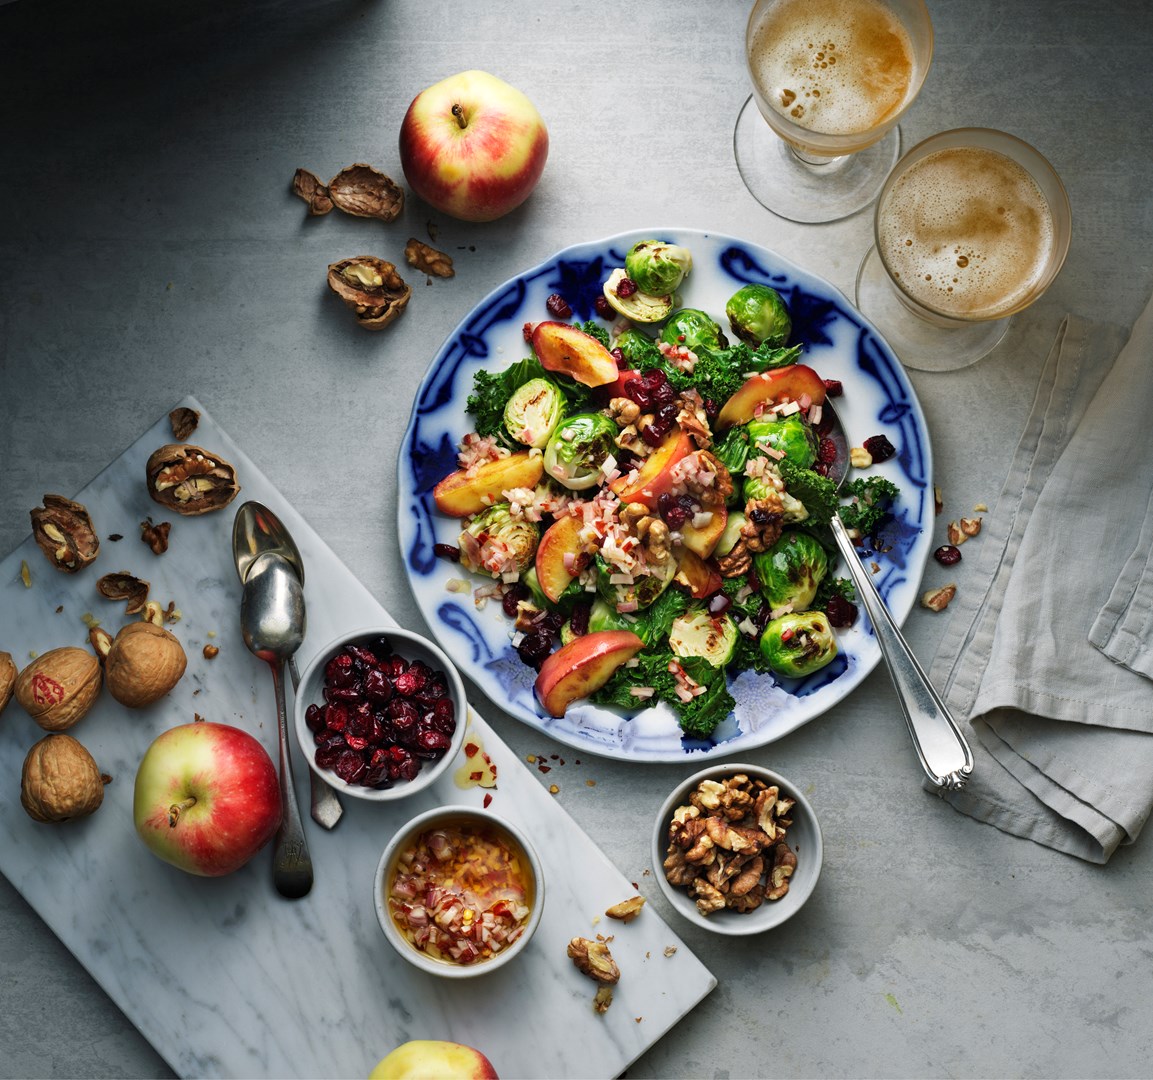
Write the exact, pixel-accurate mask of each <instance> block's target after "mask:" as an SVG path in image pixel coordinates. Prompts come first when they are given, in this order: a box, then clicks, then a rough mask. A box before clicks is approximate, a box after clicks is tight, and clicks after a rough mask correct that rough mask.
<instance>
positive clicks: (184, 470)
mask: <svg viewBox="0 0 1153 1080" xmlns="http://www.w3.org/2000/svg"><path fill="white" fill-rule="evenodd" d="M144 472H145V476H146V478H147V480H148V494H149V495H151V496H152V498H153V500H154V501H155V502H158V503H160V505H161V506H165V507H167V508H168V509H169V510H175V511H176V512H177V513H178V514H184V515H185V516H186V517H193V516H195V515H197V514H207V513H209V512H210V511H212V510H219V509H220V508H221V507H224V506H227V505H228V504H229V503H230V502H232V500H233V499H235V498H236V495H237V492H239V491H240V485H239V484H238V483H237V482H236V469H235V468H233V467H232V466H231V465H230V464H229V463H228V462H227V461H225V460H224V459H223V458H222V457H219V456H218V455H216V454H213V453H211V452H210V451H208V450H205V449H203V447H200V446H193V445H192V444H191V443H179V444H178V443H169V444H168V445H167V446H162V447H160V449H159V450H155V451H153V453H152V455H151V456H150V457H149V459H148V463H147V464H146V465H145V466H144Z"/></svg>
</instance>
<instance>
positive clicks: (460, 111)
mask: <svg viewBox="0 0 1153 1080" xmlns="http://www.w3.org/2000/svg"><path fill="white" fill-rule="evenodd" d="M452 115H453V116H455V117H456V122H457V123H458V124H459V125H460V126H461V128H462V129H463V128H466V127H468V117H466V116H465V115H464V107H463V106H462V105H454V106H453V107H452Z"/></svg>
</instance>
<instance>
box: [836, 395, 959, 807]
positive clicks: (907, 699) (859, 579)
mask: <svg viewBox="0 0 1153 1080" xmlns="http://www.w3.org/2000/svg"><path fill="white" fill-rule="evenodd" d="M822 418H823V419H824V420H825V421H827V422H828V424H829V425H830V427H829V430H828V431H827V432H826V433H825V437H826V438H829V439H831V440H832V441H833V443H834V445H835V446H836V448H837V457H836V460H835V461H834V463H833V464H832V466H831V467H830V472H829V477H830V479H832V480H834V481H835V482H836V484H837V487H838V489H839V488H840V487H841V485H842V484H843V483H844V481H845V474H846V473H847V472H848V467H849V441H848V438H847V437H846V435H845V429H844V428H843V427H842V426H841V418H840V417H839V416H838V415H837V412H836V409H835V408H834V407H833V404H832V402H830V401H828V400H826V401H825V403H824V405H823V406H822ZM830 527H831V528H832V531H833V539H834V540H835V541H836V544H837V550H838V551H840V553H841V558H842V559H843V560H844V563H845V565H846V567H848V570H849V576H850V577H851V578H852V579H853V585H854V587H855V588H856V590H857V597H858V598H859V599H860V601H861V604H862V606H863V607H864V609H865V611H866V612H867V613H868V616H869V621H870V622H871V623H872V624H873V633H874V634H875V635H876V638H877V644H878V645H879V646H880V647H881V656H882V657H884V660H885V663H886V665H887V666H888V668H889V675H890V677H891V678H892V680H893V688H894V689H895V690H896V691H897V700H898V702H900V705H901V712H902V713H903V714H904V716H905V723H906V724H908V726H909V734H910V735H912V737H913V747H914V749H915V750H916V751H917V757H918V758H919V759H920V762H921V767H922V768H923V769H924V770H925V773H926V775H927V776H928V777H929V779H930V780H931V781H932V782H933V783H934V784H935V785H936V786H937V787H939V788H945V789H946V790H952V791H956V790H958V789H960V788H963V787H964V786H965V782H966V781H967V780H968V778H969V776H970V775H971V774H972V772H973V752H972V750H971V749H970V748H969V744H968V742H966V741H965V736H964V735H962V734H961V730H960V728H958V727H957V723H956V721H955V720H954V719H953V717H952V715H951V714H950V712H949V709H948V707H947V706H946V705H945V703H944V701H943V700H942V699H941V696H940V695H939V694H938V693H937V691H936V690H935V689H934V687H933V684H932V683H931V682H929V677H928V675H926V674H925V671H924V669H923V668H922V667H921V665H920V663H918V661H917V658H916V656H914V655H913V650H912V649H911V648H910V647H909V643H908V642H907V641H906V640H905V637H904V635H903V634H902V633H901V629H900V627H899V626H898V625H897V622H896V620H895V619H894V618H893V616H892V613H891V612H890V611H889V609H888V607H887V606H886V604H885V601H884V600H883V599H882V597H881V594H880V593H879V592H878V591H877V586H876V585H875V584H874V583H873V577H872V575H871V574H869V573H868V572H867V571H866V570H865V568H864V566H862V565H861V557H860V555H859V553H858V552H857V550H856V548H855V547H854V546H853V541H852V538H851V537H850V536H849V533H848V530H847V529H846V528H845V525H844V522H842V521H841V518H840V516H839V515H838V514H834V515H833V520H832V521H831V522H830Z"/></svg>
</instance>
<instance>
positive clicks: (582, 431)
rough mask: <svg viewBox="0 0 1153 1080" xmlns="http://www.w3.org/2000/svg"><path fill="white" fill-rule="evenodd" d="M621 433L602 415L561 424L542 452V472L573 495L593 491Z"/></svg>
mask: <svg viewBox="0 0 1153 1080" xmlns="http://www.w3.org/2000/svg"><path fill="white" fill-rule="evenodd" d="M619 430H620V429H619V428H618V427H617V426H616V424H614V423H613V422H612V421H611V420H610V419H609V418H608V417H607V416H605V415H604V414H603V413H577V414H576V415H575V416H570V417H568V418H567V419H565V420H562V421H561V422H560V423H559V424H558V425H557V426H556V428H555V430H554V431H553V433H552V436H551V437H550V438H549V441H548V445H547V446H546V447H545V451H544V471H545V472H546V473H548V475H549V476H551V477H553V479H555V480H557V481H558V482H559V483H561V484H563V485H564V486H565V487H567V488H571V489H572V490H573V491H583V490H585V489H586V488H590V487H593V486H594V485H595V484H596V482H597V479H598V478H599V477H600V475H601V466H602V465H603V464H604V462H605V459H606V458H608V457H610V456H611V455H613V454H614V453H615V452H616V444H615V442H614V441H613V440H614V439H615V438H616V437H617V433H618V431H619Z"/></svg>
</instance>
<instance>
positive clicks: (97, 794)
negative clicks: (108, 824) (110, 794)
mask: <svg viewBox="0 0 1153 1080" xmlns="http://www.w3.org/2000/svg"><path fill="white" fill-rule="evenodd" d="M109 779H110V778H106V777H104V776H102V775H101V773H100V769H99V768H98V767H97V765H96V762H95V761H94V760H93V758H92V755H91V754H90V753H88V751H87V750H86V749H85V748H84V747H83V746H81V744H80V743H78V742H77V741H76V740H75V739H74V738H72V736H71V735H45V736H44V738H43V739H41V740H40V741H39V742H38V743H36V745H35V746H33V747H32V749H31V750H29V751H28V754H27V756H26V757H25V758H24V768H23V769H22V770H21V773H20V805H21V806H23V807H24V809H25V810H26V811H27V812H28V816H29V817H30V818H32V819H33V820H35V821H42V822H60V821H70V820H72V819H73V818H79V817H86V816H87V815H88V814H91V813H93V812H94V811H96V810H98V809H99V808H100V804H101V803H102V802H103V801H104V785H105V784H106V783H108V782H109Z"/></svg>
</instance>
